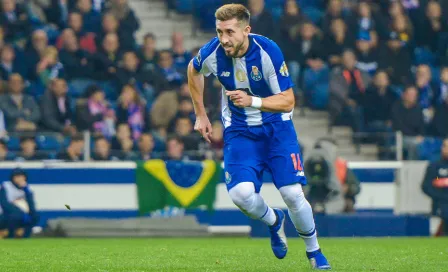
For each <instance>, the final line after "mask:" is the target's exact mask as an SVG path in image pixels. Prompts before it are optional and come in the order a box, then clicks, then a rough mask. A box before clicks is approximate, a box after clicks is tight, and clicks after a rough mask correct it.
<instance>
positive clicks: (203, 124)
mask: <svg viewBox="0 0 448 272" xmlns="http://www.w3.org/2000/svg"><path fill="white" fill-rule="evenodd" d="M194 130H196V131H198V132H199V133H201V135H202V138H204V139H205V140H206V141H207V142H208V143H211V142H212V141H211V137H212V124H211V123H210V121H209V120H208V117H207V115H205V114H204V115H198V116H196V123H195V124H194Z"/></svg>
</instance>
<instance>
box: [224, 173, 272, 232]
mask: <svg viewBox="0 0 448 272" xmlns="http://www.w3.org/2000/svg"><path fill="white" fill-rule="evenodd" d="M229 196H230V198H231V199H232V201H233V203H235V205H236V206H237V207H238V208H240V210H241V211H242V212H243V213H245V214H246V215H247V216H249V217H251V218H253V219H259V220H261V221H263V222H264V223H266V224H267V225H268V226H272V225H274V223H275V221H276V220H277V217H276V215H275V213H274V210H273V209H272V208H271V207H269V206H268V205H267V204H266V202H265V201H264V199H263V198H262V197H261V195H260V194H257V193H256V192H255V186H254V184H253V183H252V182H241V183H238V184H237V185H236V186H235V187H233V188H232V189H230V191H229Z"/></svg>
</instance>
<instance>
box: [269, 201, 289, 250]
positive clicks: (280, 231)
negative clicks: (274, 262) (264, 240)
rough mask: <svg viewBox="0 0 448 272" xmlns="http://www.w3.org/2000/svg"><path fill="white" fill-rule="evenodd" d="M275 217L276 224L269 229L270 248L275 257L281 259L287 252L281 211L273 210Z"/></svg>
mask: <svg viewBox="0 0 448 272" xmlns="http://www.w3.org/2000/svg"><path fill="white" fill-rule="evenodd" d="M274 213H275V215H276V216H277V221H276V224H275V225H273V226H270V227H269V232H270V233H271V247H272V251H273V252H274V255H275V257H277V258H278V259H283V258H285V256H286V253H287V252H288V243H287V241H286V235H285V229H284V227H285V213H284V212H283V211H282V210H279V209H274Z"/></svg>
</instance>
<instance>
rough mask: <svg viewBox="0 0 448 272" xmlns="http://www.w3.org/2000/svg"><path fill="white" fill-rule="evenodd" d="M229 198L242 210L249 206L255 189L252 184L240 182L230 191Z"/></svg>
mask: <svg viewBox="0 0 448 272" xmlns="http://www.w3.org/2000/svg"><path fill="white" fill-rule="evenodd" d="M229 196H230V198H231V199H232V201H233V203H235V205H237V206H238V207H241V208H243V209H245V208H247V207H248V206H250V204H251V202H252V200H253V198H254V197H255V187H254V184H253V183H252V182H242V183H239V184H237V185H236V186H235V187H233V188H232V189H230V191H229Z"/></svg>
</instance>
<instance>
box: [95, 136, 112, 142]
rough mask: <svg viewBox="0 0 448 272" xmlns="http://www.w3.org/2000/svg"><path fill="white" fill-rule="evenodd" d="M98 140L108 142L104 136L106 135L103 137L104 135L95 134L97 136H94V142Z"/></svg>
mask: <svg viewBox="0 0 448 272" xmlns="http://www.w3.org/2000/svg"><path fill="white" fill-rule="evenodd" d="M99 141H106V142H109V140H108V139H107V138H106V137H104V136H102V135H101V136H97V137H95V143H96V142H99Z"/></svg>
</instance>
